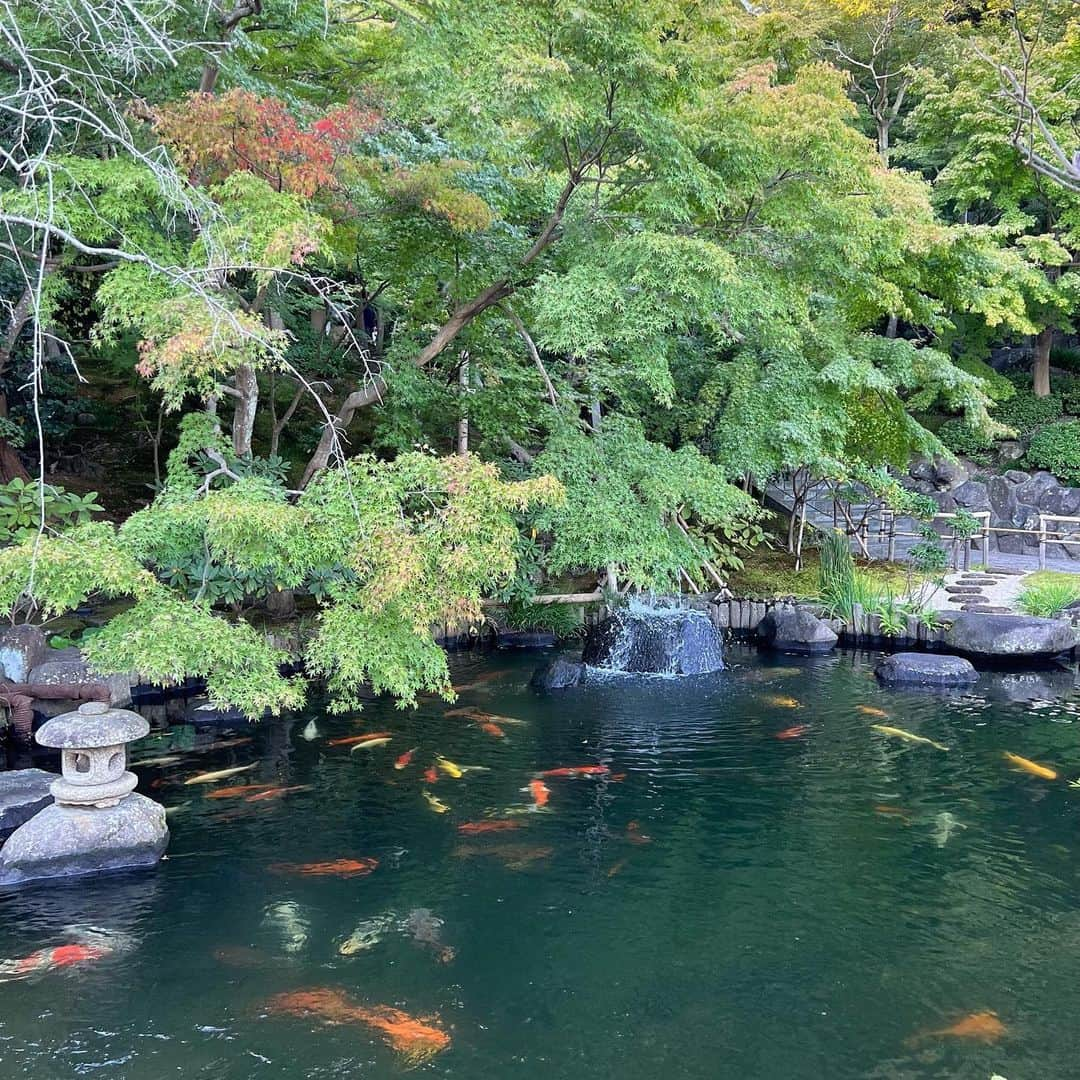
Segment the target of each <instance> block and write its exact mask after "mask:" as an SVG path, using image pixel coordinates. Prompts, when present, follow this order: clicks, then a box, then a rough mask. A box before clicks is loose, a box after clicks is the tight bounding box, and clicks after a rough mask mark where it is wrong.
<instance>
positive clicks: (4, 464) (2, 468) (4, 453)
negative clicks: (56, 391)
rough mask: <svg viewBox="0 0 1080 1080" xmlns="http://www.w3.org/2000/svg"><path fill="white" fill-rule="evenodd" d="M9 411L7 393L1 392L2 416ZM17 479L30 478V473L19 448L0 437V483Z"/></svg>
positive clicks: (0, 407)
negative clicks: (20, 455)
mask: <svg viewBox="0 0 1080 1080" xmlns="http://www.w3.org/2000/svg"><path fill="white" fill-rule="evenodd" d="M7 413H8V409H7V394H4V393H0V416H7ZM15 479H19V480H29V479H30V473H29V472H28V471H27V469H26V466H25V465H24V464H23V463H22V458H20V457H19V452H18V450H16V449H15V447H14V446H12V445H11V443H9V442H8V441H7V439H4V438H0V484H7V483H10V482H11V481H12V480H15Z"/></svg>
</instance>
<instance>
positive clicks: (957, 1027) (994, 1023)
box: [908, 1010, 1009, 1045]
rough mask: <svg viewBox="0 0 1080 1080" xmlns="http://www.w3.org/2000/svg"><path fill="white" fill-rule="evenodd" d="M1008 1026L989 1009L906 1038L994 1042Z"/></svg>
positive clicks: (912, 1040) (916, 1041) (1003, 1033)
mask: <svg viewBox="0 0 1080 1080" xmlns="http://www.w3.org/2000/svg"><path fill="white" fill-rule="evenodd" d="M1008 1030H1009V1029H1008V1028H1007V1027H1006V1026H1005V1025H1004V1024H1003V1023H1002V1022H1001V1021H1000V1020H999V1019H998V1014H997V1013H996V1012H993V1011H991V1010H987V1011H985V1012H977V1013H970V1014H969V1015H967V1016H965V1017H963V1018H962V1019H960V1020H957V1021H956V1023H955V1024H950V1025H949V1026H948V1027H945V1028H938V1029H937V1030H935V1031H922V1032H919V1033H918V1034H916V1035H913V1036H912V1037H911V1038H910V1039H908V1043H909V1045H910V1044H914V1043H919V1042H922V1041H923V1040H924V1039H943V1038H948V1039H972V1040H974V1041H975V1042H981V1043H986V1044H987V1045H989V1044H990V1043H995V1042H997V1041H998V1039H1000V1038H1001V1037H1002V1036H1003V1035H1005V1034H1006V1033H1007V1032H1008Z"/></svg>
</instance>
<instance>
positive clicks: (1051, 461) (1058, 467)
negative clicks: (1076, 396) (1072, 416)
mask: <svg viewBox="0 0 1080 1080" xmlns="http://www.w3.org/2000/svg"><path fill="white" fill-rule="evenodd" d="M1024 461H1025V463H1026V464H1028V465H1030V466H1031V467H1032V468H1036V469H1045V470H1046V471H1047V472H1051V473H1053V474H1054V475H1055V476H1056V477H1057V478H1058V479H1059V480H1060V481H1061V482H1062V483H1063V484H1068V485H1070V486H1073V487H1076V486H1080V420H1068V421H1065V422H1063V423H1059V424H1047V425H1046V427H1044V428H1040V429H1039V430H1038V431H1036V432H1035V434H1034V435H1032V437H1031V442H1030V444H1029V445H1028V449H1027V454H1026V455H1025V458H1024Z"/></svg>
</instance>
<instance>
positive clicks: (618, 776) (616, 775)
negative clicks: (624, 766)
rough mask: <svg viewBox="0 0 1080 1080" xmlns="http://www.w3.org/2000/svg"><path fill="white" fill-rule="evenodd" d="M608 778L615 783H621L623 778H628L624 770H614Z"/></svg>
mask: <svg viewBox="0 0 1080 1080" xmlns="http://www.w3.org/2000/svg"><path fill="white" fill-rule="evenodd" d="M608 779H609V780H610V781H611V782H612V783H613V784H618V783H621V782H622V781H623V780H625V779H626V773H624V772H613V773H612V774H611V775H610V776H609V777H608Z"/></svg>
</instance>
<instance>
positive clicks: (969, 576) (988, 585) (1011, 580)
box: [931, 570, 1024, 615]
mask: <svg viewBox="0 0 1080 1080" xmlns="http://www.w3.org/2000/svg"><path fill="white" fill-rule="evenodd" d="M1023 577H1024V575H1022V574H1017V573H1016V572H1015V571H1006V570H966V571H963V572H961V573H955V574H949V575H947V577H946V578H945V585H944V588H942V589H940V590H939V591H938V592H937V593H936V594H935V596H933V597H932V598H931V604H932V605H934V604H936V605H937V606H938V607H939V608H941V609H942V610H944V611H956V610H960V611H975V612H982V613H984V614H988V615H1007V614H1010V613H1013V612H1016V611H1017V608H1016V603H1015V601H1016V597H1017V595H1018V594H1019V592H1020V590H1021V588H1022V583H1023Z"/></svg>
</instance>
